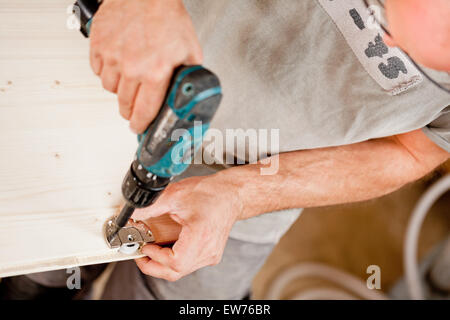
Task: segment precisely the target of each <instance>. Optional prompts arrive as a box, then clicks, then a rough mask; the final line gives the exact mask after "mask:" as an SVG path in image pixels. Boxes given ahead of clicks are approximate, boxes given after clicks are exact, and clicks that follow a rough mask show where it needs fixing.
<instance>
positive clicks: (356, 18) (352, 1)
mask: <svg viewBox="0 0 450 320" xmlns="http://www.w3.org/2000/svg"><path fill="white" fill-rule="evenodd" d="M317 1H318V2H319V3H320V4H321V6H322V8H324V9H325V11H326V12H327V13H328V15H329V16H330V17H331V19H332V20H333V21H334V23H335V24H336V26H337V27H338V29H339V30H340V31H341V33H342V35H343V36H344V38H345V40H346V41H347V43H348V45H349V46H350V48H351V49H352V50H353V52H354V53H355V55H356V56H357V58H358V60H359V62H360V63H361V64H362V65H363V67H364V68H365V69H366V71H367V72H368V73H369V75H370V76H371V77H372V78H373V79H374V80H375V81H376V82H377V83H378V84H379V85H380V86H381V87H382V88H383V89H384V90H386V91H387V92H388V93H389V94H391V95H397V94H399V93H401V92H403V91H405V90H408V89H409V88H412V87H414V86H416V85H417V84H419V83H421V82H422V81H423V78H422V75H421V74H420V72H419V71H418V70H417V69H416V68H415V67H414V66H413V64H412V63H411V62H410V61H409V60H408V58H407V57H406V56H405V55H404V54H403V53H402V52H401V51H400V50H399V49H398V48H390V47H388V46H387V45H386V44H385V43H384V41H383V37H382V31H381V29H380V28H379V26H377V25H376V23H375V21H373V20H374V19H373V17H371V16H370V14H369V12H368V9H367V8H366V6H365V5H364V3H363V1H361V0H346V1H333V0H317Z"/></svg>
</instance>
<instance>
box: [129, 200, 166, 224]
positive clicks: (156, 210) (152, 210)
mask: <svg viewBox="0 0 450 320" xmlns="http://www.w3.org/2000/svg"><path fill="white" fill-rule="evenodd" d="M169 204H170V201H167V200H166V197H164V195H161V196H160V197H159V198H158V199H157V200H156V202H155V203H153V204H151V205H150V206H148V207H146V208H137V209H136V210H134V212H133V216H132V218H133V219H136V220H146V219H149V218H154V217H158V216H161V215H163V214H165V213H167V212H170V209H171V208H170V205H169Z"/></svg>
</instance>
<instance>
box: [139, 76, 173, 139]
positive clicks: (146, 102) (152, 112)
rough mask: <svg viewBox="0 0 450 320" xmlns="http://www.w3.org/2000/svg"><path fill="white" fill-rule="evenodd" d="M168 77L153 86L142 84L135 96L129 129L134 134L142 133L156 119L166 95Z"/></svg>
mask: <svg viewBox="0 0 450 320" xmlns="http://www.w3.org/2000/svg"><path fill="white" fill-rule="evenodd" d="M169 81H170V77H166V79H165V80H162V81H160V82H158V83H155V84H151V85H150V84H149V83H142V84H141V86H140V87H139V91H138V93H137V96H136V100H135V103H134V107H133V113H132V114H131V118H130V128H131V130H133V132H135V133H142V132H144V131H145V129H147V127H148V125H149V124H150V122H151V121H152V120H153V119H154V118H155V117H156V115H157V114H158V111H159V109H160V108H161V105H162V103H163V100H164V97H165V95H166V91H167V87H168V85H169Z"/></svg>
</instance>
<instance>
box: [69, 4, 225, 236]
mask: <svg viewBox="0 0 450 320" xmlns="http://www.w3.org/2000/svg"><path fill="white" fill-rule="evenodd" d="M100 4H101V2H100V1H97V0H90V1H89V0H84V1H83V0H78V1H76V3H75V5H74V13H75V14H77V15H78V16H79V21H80V31H81V32H82V33H83V34H84V35H85V36H86V37H88V36H89V32H90V25H91V21H92V18H93V17H94V14H95V12H96V11H97V9H98V8H99V6H100ZM221 98H222V89H221V86H220V82H219V79H218V78H217V76H215V75H214V74H213V73H212V72H211V71H209V70H207V69H205V68H203V67H202V66H183V67H180V68H178V69H177V70H175V72H174V75H173V77H172V81H171V84H170V86H169V89H168V91H167V94H166V97H165V100H164V104H163V106H162V107H161V108H160V111H159V113H158V115H157V116H156V118H155V119H154V120H153V122H152V123H151V124H150V125H149V127H148V128H147V130H146V131H145V132H144V133H143V134H141V135H138V141H139V146H138V149H137V152H136V157H135V159H134V161H133V163H132V164H131V167H130V169H129V170H128V172H127V174H126V176H125V178H124V180H123V183H122V194H123V196H124V198H125V200H126V204H125V206H124V207H123V208H122V210H121V212H120V214H119V216H118V217H117V218H116V220H115V226H114V228H115V231H114V232H112V233H110V234H109V236H108V239H107V240H108V242H111V241H112V240H113V239H114V237H115V236H116V235H117V233H118V231H119V230H120V229H121V228H123V227H124V226H125V225H126V223H127V222H128V220H129V219H130V217H131V215H132V214H133V212H134V209H135V208H145V207H147V206H149V205H151V204H152V203H153V202H154V201H155V200H156V198H157V197H158V195H159V194H160V193H161V192H162V191H163V190H164V189H165V188H166V186H167V185H168V184H169V182H170V181H171V179H172V177H174V176H176V175H179V174H181V173H183V172H184V171H185V170H186V169H187V167H188V166H189V163H190V162H191V160H192V157H193V155H194V153H195V152H196V151H197V150H198V148H199V147H200V146H201V143H202V140H203V136H204V134H205V132H206V131H207V130H208V128H209V124H210V122H211V120H212V118H213V116H214V114H215V112H216V111H217V108H218V107H219V103H220V100H221ZM177 129H184V130H180V131H177V132H174V131H175V130H177ZM180 132H181V133H182V134H180ZM174 133H175V136H177V137H178V136H180V138H179V139H178V140H176V141H173V140H172V139H171V138H172V136H173V134H174Z"/></svg>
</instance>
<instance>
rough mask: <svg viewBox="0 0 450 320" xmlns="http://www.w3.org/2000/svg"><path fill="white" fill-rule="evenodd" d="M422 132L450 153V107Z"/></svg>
mask: <svg viewBox="0 0 450 320" xmlns="http://www.w3.org/2000/svg"><path fill="white" fill-rule="evenodd" d="M422 130H423V132H424V133H425V134H426V135H427V136H428V138H430V139H431V140H432V141H433V142H434V143H436V144H437V145H438V146H440V147H441V148H442V149H444V150H446V151H447V152H450V106H448V107H446V108H445V109H444V110H442V112H441V113H440V115H439V116H438V117H437V118H436V119H435V120H434V121H433V122H431V123H429V124H428V125H427V126H426V127H424V128H423V129H422Z"/></svg>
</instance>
